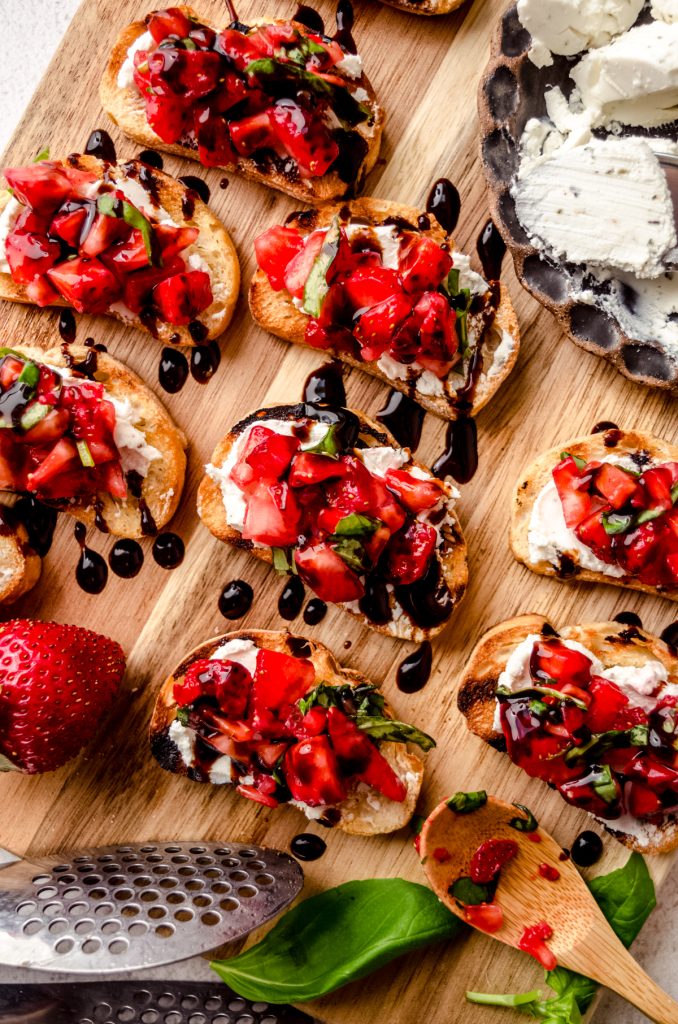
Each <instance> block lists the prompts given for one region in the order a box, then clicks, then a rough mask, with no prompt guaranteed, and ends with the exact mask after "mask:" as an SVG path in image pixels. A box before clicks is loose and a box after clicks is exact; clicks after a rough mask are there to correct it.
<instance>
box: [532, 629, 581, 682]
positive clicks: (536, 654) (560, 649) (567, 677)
mask: <svg viewBox="0 0 678 1024" xmlns="http://www.w3.org/2000/svg"><path fill="white" fill-rule="evenodd" d="M530 674H531V676H532V678H533V679H535V680H537V681H538V682H540V683H546V681H547V680H553V681H554V683H555V686H556V687H557V688H562V687H563V685H564V684H567V683H570V684H572V685H573V686H578V687H580V688H581V689H587V688H588V684H589V681H590V679H591V659H590V658H588V657H587V656H586V655H585V654H582V653H581V651H576V650H573V649H572V648H571V647H566V646H565V644H564V643H562V641H560V640H558V639H556V638H554V639H552V640H543V639H542V640H537V641H536V642H535V645H534V648H533V649H532V656H531V658H530Z"/></svg>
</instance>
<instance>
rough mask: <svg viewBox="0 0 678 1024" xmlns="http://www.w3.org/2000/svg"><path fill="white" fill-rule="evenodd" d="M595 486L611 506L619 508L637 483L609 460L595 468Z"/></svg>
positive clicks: (628, 498)
mask: <svg viewBox="0 0 678 1024" xmlns="http://www.w3.org/2000/svg"><path fill="white" fill-rule="evenodd" d="M595 487H596V490H597V491H598V492H599V494H602V496H603V497H604V498H605V499H606V501H608V502H609V503H610V505H611V506H612V508H615V509H620V508H623V507H624V505H625V504H626V503H627V502H628V501H630V499H631V498H632V497H633V495H634V494H635V493H636V491H637V489H638V484H637V483H636V480H635V478H634V477H632V476H630V475H629V473H626V472H625V471H624V470H623V469H622V468H621V467H620V466H615V465H614V464H613V463H611V462H605V463H603V465H602V466H601V467H600V469H598V470H596V474H595ZM669 498H670V494H669ZM670 507H671V506H670V505H669V508H670Z"/></svg>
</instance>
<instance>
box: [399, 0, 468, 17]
mask: <svg viewBox="0 0 678 1024" xmlns="http://www.w3.org/2000/svg"><path fill="white" fill-rule="evenodd" d="M381 2H382V3H384V4H388V5H389V7H397V8H399V10H401V11H409V12H410V13H411V14H449V13H450V11H456V9H457V7H461V5H462V4H463V3H464V0H381Z"/></svg>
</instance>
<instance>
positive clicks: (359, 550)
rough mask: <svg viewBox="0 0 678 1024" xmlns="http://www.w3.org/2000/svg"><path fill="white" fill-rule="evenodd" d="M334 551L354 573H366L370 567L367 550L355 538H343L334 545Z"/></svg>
mask: <svg viewBox="0 0 678 1024" xmlns="http://www.w3.org/2000/svg"><path fill="white" fill-rule="evenodd" d="M332 547H333V550H334V551H336V553H337V554H338V555H339V557H340V558H341V559H342V560H343V561H344V562H346V565H347V566H348V567H349V569H353V571H354V572H358V573H362V572H366V571H367V569H369V567H370V562H369V559H368V557H367V552H366V551H365V548H364V547H363V545H362V544H361V543H360V541H359V540H357V539H356V538H355V537H341V538H340V539H339V540H338V541H337V542H336V544H333V545H332Z"/></svg>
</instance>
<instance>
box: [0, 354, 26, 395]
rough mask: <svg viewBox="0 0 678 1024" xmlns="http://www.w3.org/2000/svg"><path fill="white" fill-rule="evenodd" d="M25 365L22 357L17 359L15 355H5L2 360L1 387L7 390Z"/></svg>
mask: <svg viewBox="0 0 678 1024" xmlns="http://www.w3.org/2000/svg"><path fill="white" fill-rule="evenodd" d="M24 366H25V363H24V362H23V360H22V359H17V358H16V357H15V356H13V355H6V356H3V357H2V362H0V387H2V389H3V390H7V388H9V387H10V386H11V385H12V384H13V383H14V381H15V380H18V378H19V376H20V374H21V371H22V370H23V368H24Z"/></svg>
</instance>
